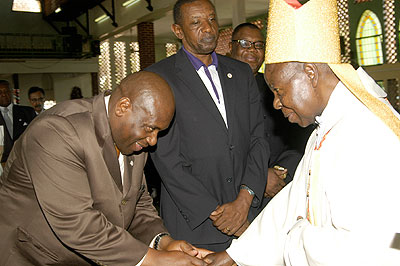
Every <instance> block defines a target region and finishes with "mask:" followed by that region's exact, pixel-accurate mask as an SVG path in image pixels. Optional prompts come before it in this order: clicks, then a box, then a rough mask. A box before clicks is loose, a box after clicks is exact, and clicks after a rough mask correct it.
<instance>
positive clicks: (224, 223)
mask: <svg viewBox="0 0 400 266" xmlns="http://www.w3.org/2000/svg"><path fill="white" fill-rule="evenodd" d="M252 200H253V197H252V196H250V194H249V193H248V191H246V190H243V189H241V190H240V192H239V195H238V197H237V198H236V200H234V201H232V202H229V203H226V204H224V205H222V206H219V207H217V209H216V210H215V211H213V212H212V213H211V215H210V219H211V220H213V225H214V226H215V227H217V228H218V230H220V231H221V232H223V233H225V234H227V235H233V234H235V233H236V232H237V231H238V230H239V229H240V228H241V227H242V226H243V224H244V223H245V222H247V215H248V213H249V208H250V205H251V202H252Z"/></svg>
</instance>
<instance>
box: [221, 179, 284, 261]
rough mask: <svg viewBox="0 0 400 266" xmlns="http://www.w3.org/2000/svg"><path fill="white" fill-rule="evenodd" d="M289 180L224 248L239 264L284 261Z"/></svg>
mask: <svg viewBox="0 0 400 266" xmlns="http://www.w3.org/2000/svg"><path fill="white" fill-rule="evenodd" d="M291 184H292V183H289V184H288V185H287V186H286V187H285V188H284V189H282V190H281V191H280V192H279V193H278V194H277V195H276V196H275V197H274V198H273V199H272V200H271V202H270V203H269V204H268V205H267V206H266V207H265V208H264V210H263V211H262V212H261V213H260V214H259V215H258V216H257V217H256V219H255V220H254V221H253V222H252V223H251V224H250V226H249V228H248V229H247V230H246V231H245V232H244V233H243V234H242V236H241V237H240V238H239V239H235V240H233V242H232V244H231V246H230V247H229V248H228V249H227V250H226V252H227V253H228V254H229V256H230V257H231V258H232V259H233V260H234V261H235V262H236V263H237V264H238V265H241V266H250V265H251V266H265V265H284V264H283V247H284V244H285V243H284V241H285V239H286V234H287V232H288V230H289V229H290V227H289V228H288V229H287V230H286V231H285V229H284V226H283V225H284V222H285V219H286V213H287V208H286V206H288V203H287V201H288V199H289V191H290V188H291ZM273 206H275V207H273ZM278 206H279V207H278Z"/></svg>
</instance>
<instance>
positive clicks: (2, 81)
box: [0, 79, 11, 89]
mask: <svg viewBox="0 0 400 266" xmlns="http://www.w3.org/2000/svg"><path fill="white" fill-rule="evenodd" d="M0 85H7V87H8V88H9V89H11V88H10V82H8V81H7V80H5V79H1V80H0Z"/></svg>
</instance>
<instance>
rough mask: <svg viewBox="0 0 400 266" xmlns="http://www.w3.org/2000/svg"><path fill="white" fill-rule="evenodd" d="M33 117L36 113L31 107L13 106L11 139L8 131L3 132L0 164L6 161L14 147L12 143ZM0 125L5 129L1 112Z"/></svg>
mask: <svg viewBox="0 0 400 266" xmlns="http://www.w3.org/2000/svg"><path fill="white" fill-rule="evenodd" d="M35 117H36V113H35V110H34V109H33V108H32V107H29V106H22V105H15V104H13V137H12V138H11V136H10V134H9V133H8V130H4V150H3V155H2V157H1V162H2V163H3V162H6V161H7V158H8V155H9V154H10V151H11V149H12V147H13V146H14V142H15V141H16V140H17V139H18V138H19V136H21V134H22V133H23V132H24V130H25V129H26V128H27V127H28V125H29V123H30V122H31V121H32V120H33V119H34V118H35ZM0 125H3V126H4V129H6V128H7V126H6V122H5V121H4V118H3V114H2V113H1V112H0Z"/></svg>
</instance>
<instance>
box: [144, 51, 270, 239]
mask: <svg viewBox="0 0 400 266" xmlns="http://www.w3.org/2000/svg"><path fill="white" fill-rule="evenodd" d="M147 70H148V71H153V72H156V73H158V74H160V75H161V76H162V77H163V78H164V79H165V80H166V81H167V82H168V83H169V85H170V86H171V88H172V89H173V92H174V94H175V101H176V114H175V118H174V120H173V122H172V123H171V126H170V128H169V130H168V131H167V134H166V135H165V136H160V138H159V141H158V145H157V148H156V151H155V152H154V153H152V154H151V155H152V159H153V161H154V164H155V166H156V168H157V170H158V172H159V174H160V176H161V179H162V187H161V215H162V218H163V219H164V222H165V225H166V227H167V228H168V231H169V232H170V233H171V234H172V236H173V237H175V238H177V239H185V240H187V241H189V242H191V243H193V244H195V245H196V244H201V245H207V244H214V243H226V246H229V243H230V240H231V237H229V236H227V235H225V234H223V233H221V232H220V231H219V230H217V229H216V228H215V227H214V226H213V225H212V221H211V219H209V218H208V217H209V215H210V214H211V212H212V211H213V210H215V208H216V207H217V206H218V205H222V204H225V203H228V202H232V201H233V200H235V199H236V197H237V195H238V192H239V187H240V185H241V184H245V185H247V186H248V187H250V188H251V189H252V190H253V191H254V192H255V193H256V196H255V198H254V200H253V204H252V207H251V208H250V211H249V218H250V219H252V218H253V217H255V216H256V215H257V214H258V213H259V212H260V211H261V209H260V206H261V201H262V199H263V193H264V189H265V185H266V181H267V179H266V177H267V169H268V159H269V148H268V144H267V142H266V141H265V139H264V138H263V130H264V124H263V119H262V112H261V106H260V98H259V93H258V89H257V85H256V82H255V79H254V77H253V75H252V73H251V69H250V68H249V66H248V65H247V64H245V63H242V62H239V61H237V60H234V59H231V58H228V57H225V56H221V55H218V74H219V78H220V81H221V85H222V90H223V96H224V100H225V107H226V115H227V121H228V128H227V127H226V126H225V123H224V121H223V118H222V116H221V114H220V113H219V111H218V109H217V107H216V105H215V103H214V101H213V100H212V98H211V96H210V95H209V93H208V91H207V89H206V87H205V86H204V84H203V82H202V80H201V78H200V77H199V75H198V74H197V73H196V71H195V69H194V67H193V66H192V64H191V62H190V61H189V59H188V58H187V55H186V54H185V52H184V51H183V50H180V51H179V52H178V53H177V54H176V55H174V56H171V57H169V58H166V59H164V60H162V61H160V62H158V63H156V64H154V65H152V66H150V67H149V68H148V69H147Z"/></svg>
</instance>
